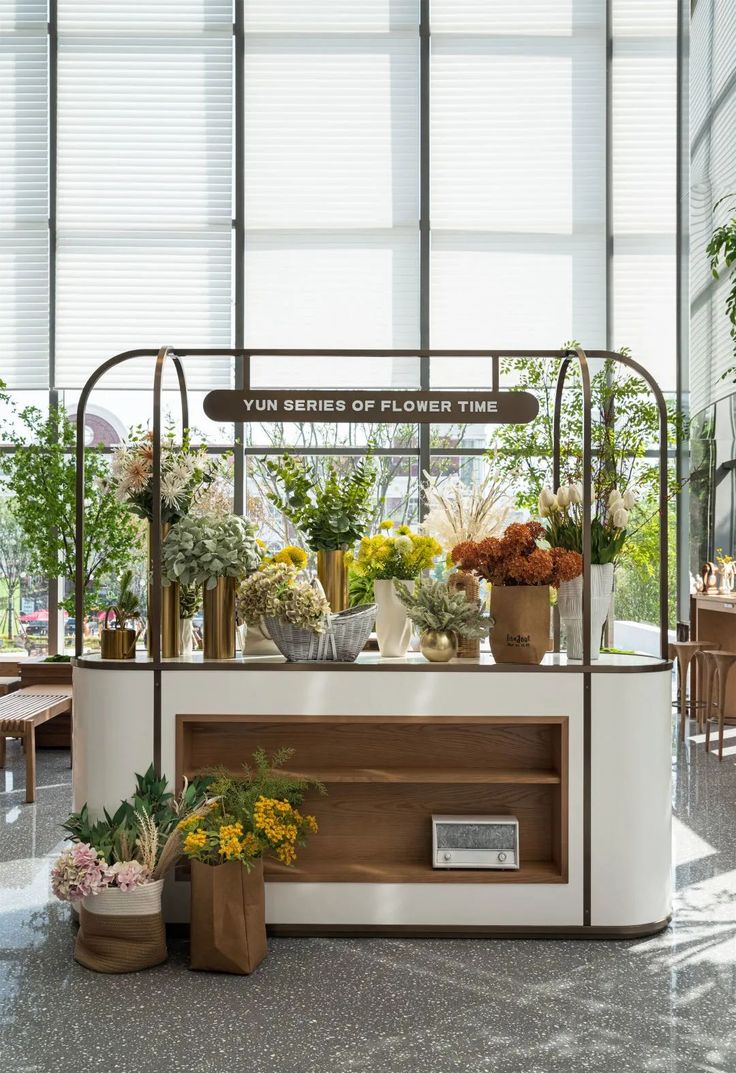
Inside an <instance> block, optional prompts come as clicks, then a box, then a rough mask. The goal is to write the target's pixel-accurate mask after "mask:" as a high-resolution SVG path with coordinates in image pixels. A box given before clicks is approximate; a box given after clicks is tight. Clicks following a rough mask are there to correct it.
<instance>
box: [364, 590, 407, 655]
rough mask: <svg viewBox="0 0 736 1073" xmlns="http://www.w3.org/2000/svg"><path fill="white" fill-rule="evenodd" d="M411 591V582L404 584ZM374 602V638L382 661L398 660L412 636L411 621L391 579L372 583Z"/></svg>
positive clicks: (403, 653)
mask: <svg viewBox="0 0 736 1073" xmlns="http://www.w3.org/2000/svg"><path fill="white" fill-rule="evenodd" d="M405 584H406V587H407V588H408V589H409V590H410V591H411V590H413V588H414V582H413V581H407V582H405ZM373 594H374V597H375V601H376V637H377V638H378V649H379V651H380V653H381V655H382V656H383V658H384V659H400V658H401V657H402V656H405V655H406V650H407V649H408V647H409V642H410V641H411V635H412V630H413V627H412V624H411V619H410V618H409V616H408V615H407V613H406V608H405V607H404V605H403V604H402V602H401V600H400V599H399V594H398V593H397V591H396V587H395V584H394V581H393V579H389V580H377V581H374V582H373Z"/></svg>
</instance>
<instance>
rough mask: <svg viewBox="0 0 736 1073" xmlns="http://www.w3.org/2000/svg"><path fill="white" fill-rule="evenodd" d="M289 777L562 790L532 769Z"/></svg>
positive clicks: (356, 771)
mask: <svg viewBox="0 0 736 1073" xmlns="http://www.w3.org/2000/svg"><path fill="white" fill-rule="evenodd" d="M193 774H194V772H192V773H191V774H190V773H187V777H189V778H191V777H192V775H193ZM289 774H292V775H294V776H295V777H297V778H305V779H316V780H317V781H318V782H323V783H325V784H326V785H328V786H329V785H330V784H334V783H343V782H361V783H370V782H376V783H405V782H408V783H419V784H422V783H423V784H425V785H430V784H435V783H438V784H441V783H452V784H460V785H462V784H470V783H472V784H474V783H479V784H485V785H488V786H498V785H501V784H506V785H525V784H531V785H538V786H559V784H560V781H561V777H560V773H559V771H552V770H539V771H535V770H532V769H529V768H497V769H496V768H487V769H486V770H485V771H473V770H472V769H469V768H406V767H403V768H368V767H366V768H324V769H322V770H321V771H319V770H318V771H299V772H289Z"/></svg>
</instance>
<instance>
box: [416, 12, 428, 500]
mask: <svg viewBox="0 0 736 1073" xmlns="http://www.w3.org/2000/svg"><path fill="white" fill-rule="evenodd" d="M429 7H430V0H420V15H419V346H420V348H421V349H422V350H429V345H430V328H429V302H430V175H429V169H430V155H429V150H430V127H429V107H430V83H429V72H430V62H431V57H430V27H429ZM419 386H420V388H421V389H422V391H428V390H429V387H430V359H429V357H427V356H425V355H422V356H421V357H420V358H419ZM418 435H419V474H418V481H419V489H420V491H419V517H420V519H421V518H423V517H424V515H425V514H426V503H425V500H424V495H423V494H422V488H423V485H424V474H425V472H429V466H430V435H431V425H425V424H420V425H419V432H418Z"/></svg>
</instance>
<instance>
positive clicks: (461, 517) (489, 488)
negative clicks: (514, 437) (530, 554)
mask: <svg viewBox="0 0 736 1073" xmlns="http://www.w3.org/2000/svg"><path fill="white" fill-rule="evenodd" d="M487 460H488V462H489V466H488V469H487V470H486V473H485V475H484V477H483V479H482V480H481V481H480V482H477V483H476V482H473V483H471V484H469V485H468V484H466V483H465V482H464V481H463V480H462V479H461V478H460V477H459V476H455V477H451V478H449V479H447V478H444V479H443V478H440V477H438V476H432V475H430V474H429V473H426V472H425V474H424V477H425V481H426V484H425V488H424V498H425V501H426V504H427V514H426V516H425V518H424V521H423V522H422V524H421V526H420V528H421V529H422V530H423V531H424V532H425V533H430V534H431V535H432V536H434V537H435V538H436V539H437V540H439V542H440V543H441V544H442V546H443V547H444V548H454V547H455V545H456V544H460V543H461V542H462V541H464V540H484V539H485V538H486V537H489V536H499V535H500V534H501V533H502V532H503V528H504V526H505V525H506V523H507V521H508V518H509V515H510V514H511V513H512V512H513V509H514V507H513V501H512V498H511V481H510V480H509V479H508V478H505V477H501V476H500V475H499V473H498V471H497V469H496V465H495V458H494V456H493V453H492V452H489V454H488V456H487ZM447 584H448V585H449V586H450V588H451V589H455V590H457V591H458V592H462V593H464V594H465V598H466V600H469V601H470V602H471V603H473V604H475V605H476V606H480V585H479V582H478V578H477V577H476V575H475V574H473V573H470V572H469V571H467V570H455V571H453V572H452V573H451V574H450V576H449V577H448V579H447ZM458 656H459V657H460V658H461V659H478V658H479V656H480V640H479V639H478V638H474V637H465V638H462V639H461V640H460V642H459V644H458Z"/></svg>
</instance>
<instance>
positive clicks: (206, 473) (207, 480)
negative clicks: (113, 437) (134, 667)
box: [110, 425, 224, 658]
mask: <svg viewBox="0 0 736 1073" xmlns="http://www.w3.org/2000/svg"><path fill="white" fill-rule="evenodd" d="M152 441H153V433H152V432H150V431H149V430H146V429H144V428H143V427H142V426H140V425H138V426H136V427H135V428H133V429H131V430H130V433H129V435H128V440H127V442H126V443H125V444H123V445H122V446H121V447H118V448H116V449H115V450H114V451H113V455H112V463H111V467H110V483H111V486H112V488H113V489H114V490H115V495H116V497H117V499H118V500H119V501H120V502H122V503H125V504H126V505H127V507H128V509H129V510H130V511H131V512H132V513H133V514H135V515H136V516H137V517H139V518H143V519H144V520H145V521H146V522H148V527H149V538H148V558H149V563H148V577H149V595H148V607H149V610H150V606H151V594H150V583H151V578H152V576H153V564H152V561H151V546H152V545H151V538H150V526H151V522H152V520H153V442H152ZM223 464H224V463H223V458H222V457H221V456H220V457H217V458H212V457H209V456H208V455H207V448H206V445H205V444H199V445H195V444H193V443H192V440H191V436H190V433H189V432H188V431H187V432H185V433H184V436H183V438H182V441H181V443H177V442H176V440H175V436H174V432H173V429H169V430H168V431H167V432H166V434H165V435H164V436H163V437H162V440H161V540H162V541H164V540H165V539H166V536H167V534H168V532H169V530H170V528H171V526H172V525H173V524H174V523H176V522H177V521H179V519H180V518H183V517H184V516H185V515H187V514H189V513H190V511H193V510H195V508H196V507H197V506H198V505H199V506H200V507H201V508H202V509H207V508H208V507H209V506H210V493H211V492H212V491H213V490H214V489H215V488H216V486H217V485H218V484H219V482H220V481H221V480H222V471H223ZM180 616H181V611H180V607H179V585H178V583H177V582H174V583H173V584H170V585H168V586H166V587H164V588H163V590H162V593H161V655H162V656H164V657H165V658H170V657H174V656H178V655H179V654H180V652H181V648H180V625H179V622H180ZM151 642H152V639H151V636H150V631H149V636H148V651H149V653H150V652H151V651H152V643H151Z"/></svg>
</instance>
